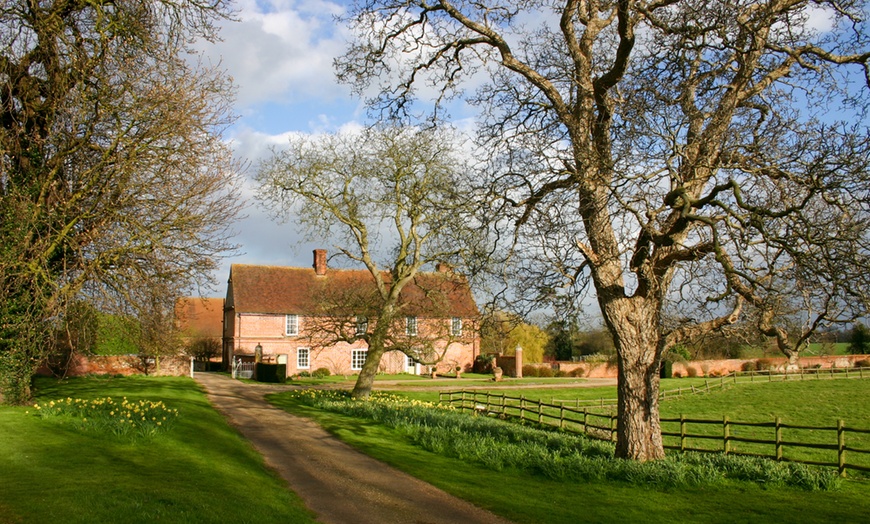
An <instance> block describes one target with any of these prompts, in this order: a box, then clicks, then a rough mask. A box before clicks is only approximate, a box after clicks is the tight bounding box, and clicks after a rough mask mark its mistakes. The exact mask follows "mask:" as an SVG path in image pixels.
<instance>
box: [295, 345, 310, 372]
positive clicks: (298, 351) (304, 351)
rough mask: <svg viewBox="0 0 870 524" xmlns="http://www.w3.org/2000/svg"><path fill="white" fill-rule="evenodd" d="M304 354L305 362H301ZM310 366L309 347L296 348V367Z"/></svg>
mask: <svg viewBox="0 0 870 524" xmlns="http://www.w3.org/2000/svg"><path fill="white" fill-rule="evenodd" d="M303 355H305V363H304V364H303V363H302V356H303ZM310 368H311V348H296V369H310Z"/></svg>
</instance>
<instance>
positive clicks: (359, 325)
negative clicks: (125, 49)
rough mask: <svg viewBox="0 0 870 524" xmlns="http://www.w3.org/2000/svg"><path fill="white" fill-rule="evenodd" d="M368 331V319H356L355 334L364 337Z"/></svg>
mask: <svg viewBox="0 0 870 524" xmlns="http://www.w3.org/2000/svg"><path fill="white" fill-rule="evenodd" d="M368 330H369V319H368V317H362V316H360V317H356V334H357V336H359V335H365V334H366V333H367V332H368Z"/></svg>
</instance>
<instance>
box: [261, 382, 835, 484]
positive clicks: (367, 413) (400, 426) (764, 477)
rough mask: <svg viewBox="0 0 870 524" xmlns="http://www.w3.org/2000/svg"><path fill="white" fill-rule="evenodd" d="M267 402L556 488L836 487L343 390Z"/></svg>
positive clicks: (777, 470)
mask: <svg viewBox="0 0 870 524" xmlns="http://www.w3.org/2000/svg"><path fill="white" fill-rule="evenodd" d="M272 398H273V399H275V400H276V401H278V403H280V402H281V401H282V400H289V401H290V402H298V403H301V404H305V405H308V406H312V407H314V408H316V409H320V410H324V411H330V412H334V413H339V414H341V415H346V416H350V417H354V418H359V419H367V420H372V421H374V422H376V423H378V424H381V425H383V426H385V427H388V428H392V429H395V430H396V431H397V432H398V433H399V434H401V435H402V436H403V437H405V438H406V439H408V441H410V442H413V443H414V445H416V446H419V447H420V448H422V449H424V450H426V451H429V452H432V453H437V454H439V455H442V456H445V457H449V458H455V459H459V460H462V461H465V462H469V463H474V464H478V465H480V466H481V467H483V468H486V469H489V470H492V471H506V470H516V471H523V472H526V473H530V474H533V475H537V476H540V477H545V478H547V479H551V480H557V481H584V482H588V481H616V482H624V483H628V484H633V485H639V486H649V487H656V488H659V489H673V488H689V487H698V486H707V485H715V484H720V483H723V482H726V481H732V480H738V481H749V482H753V483H756V484H758V485H761V486H765V487H767V486H790V487H795V488H799V489H804V490H811V491H812V490H830V489H834V488H836V487H837V485H838V483H839V480H838V478H837V475H836V472H835V471H833V470H828V469H823V468H815V467H811V466H805V465H802V464H791V463H776V462H773V461H768V460H763V459H756V458H747V457H731V456H721V457H720V456H717V457H715V458H708V457H704V456H699V455H696V454H691V453H686V454H678V453H677V454H671V455H668V456H667V458H666V459H664V460H658V461H652V462H647V463H639V462H636V461H630V460H621V459H616V458H614V446H613V444H611V443H610V442H603V441H599V440H594V439H590V438H588V437H586V436H584V435H576V434H569V433H564V432H559V431H553V430H548V429H543V428H539V427H536V426H530V425H521V424H516V423H510V422H506V421H503V420H499V419H497V418H493V417H488V416H474V415H470V414H468V413H467V412H459V411H458V410H455V409H452V408H451V407H450V406H446V405H439V404H435V403H432V402H427V401H421V400H413V399H408V398H406V397H402V396H397V395H393V394H389V393H379V392H375V393H373V394H372V396H371V397H370V398H368V399H365V400H355V399H353V398H352V397H351V396H350V394H349V393H348V392H346V391H322V390H302V391H293V392H286V393H281V394H278V395H275V396H273V397H272Z"/></svg>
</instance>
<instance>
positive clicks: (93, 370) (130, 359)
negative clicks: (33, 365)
mask: <svg viewBox="0 0 870 524" xmlns="http://www.w3.org/2000/svg"><path fill="white" fill-rule="evenodd" d="M65 367H66V376H68V377H77V376H81V375H91V374H93V375H145V374H148V375H156V376H171V377H182V376H189V375H190V357H187V356H163V357H160V358H159V359H157V360H155V359H153V358H151V359H145V360H143V359H142V358H141V357H139V355H111V356H98V355H91V356H87V355H73V356H72V358H71V359H70V360H69V363H68V364H67V365H66V366H65ZM63 371H64V369H62V368H60V366H56V365H55V366H52V368H49V367H47V366H43V367H41V368H40V369H39V370H38V371H37V374H40V375H48V376H51V375H63Z"/></svg>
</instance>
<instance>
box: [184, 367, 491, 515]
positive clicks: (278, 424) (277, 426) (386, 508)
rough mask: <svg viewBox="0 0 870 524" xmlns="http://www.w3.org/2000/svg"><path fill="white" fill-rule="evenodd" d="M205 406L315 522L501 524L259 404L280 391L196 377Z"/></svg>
mask: <svg viewBox="0 0 870 524" xmlns="http://www.w3.org/2000/svg"><path fill="white" fill-rule="evenodd" d="M195 378H196V381H197V382H199V383H200V384H202V386H203V387H204V388H205V390H206V392H207V394H208V398H209V400H210V401H211V402H212V404H213V405H214V406H215V407H216V408H217V409H218V410H219V411H220V412H221V413H223V414H224V416H225V417H226V418H227V420H229V422H230V423H231V424H232V425H233V426H235V427H236V428H237V429H238V430H239V432H240V433H241V434H242V435H243V436H244V437H245V438H246V439H248V440H249V441H250V442H251V444H253V446H254V447H255V448H256V449H257V450H258V451H259V452H260V453H261V454H262V455H263V457H264V458H265V460H266V463H267V464H268V465H269V466H270V467H272V468H274V469H275V470H276V471H277V472H278V473H279V474H280V475H281V476H282V477H283V478H284V479H285V480H286V481H287V483H288V484H289V486H290V488H291V489H292V490H293V491H295V492H296V493H297V494H298V495H299V496H300V497H301V498H302V500H303V501H305V504H306V505H307V506H308V508H310V509H311V510H312V511H314V512H315V513H316V514H317V519H318V520H319V521H320V522H324V523H330V524H366V523H371V524H389V523H396V524H400V523H401V524H404V523H408V524H411V523H414V524H430V523H431V524H437V523H444V524H447V523H456V524H473V523H508V521H506V520H504V519H502V518H501V517H497V516H496V515H494V514H492V513H490V512H488V511H485V510H482V509H480V508H478V507H476V506H474V505H472V504H470V503H468V502H466V501H464V500H461V499H458V498H456V497H454V496H452V495H449V494H447V493H445V492H444V491H441V490H440V489H437V488H435V487H434V486H432V485H430V484H427V483H425V482H423V481H421V480H418V479H416V478H414V477H411V476H409V475H407V474H405V473H402V472H401V471H398V470H396V469H394V468H392V467H390V466H388V465H386V464H384V463H383V462H380V461H378V460H375V459H373V458H371V457H369V456H367V455H364V454H362V453H360V452H358V451H356V450H354V449H353V448H351V447H350V446H348V445H346V444H344V443H343V442H341V441H339V440H338V439H336V438H335V437H333V436H332V435H330V434H329V433H327V432H326V431H324V430H323V429H322V428H321V427H320V426H318V425H317V424H316V423H314V422H312V421H310V420H308V419H305V418H302V417H297V416H294V415H291V414H289V413H286V412H285V411H282V410H280V409H278V408H275V407H273V406H272V405H271V404H269V403H268V402H266V401H265V400H264V399H263V396H264V395H266V394H267V393H273V392H276V391H283V390H286V389H287V387H286V386H274V385H272V386H270V385H259V384H248V383H242V382H239V381H237V380H233V379H231V378H230V377H228V376H226V375H220V374H215V373H196V376H195Z"/></svg>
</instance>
